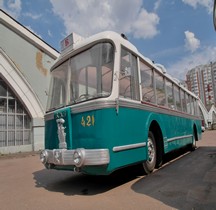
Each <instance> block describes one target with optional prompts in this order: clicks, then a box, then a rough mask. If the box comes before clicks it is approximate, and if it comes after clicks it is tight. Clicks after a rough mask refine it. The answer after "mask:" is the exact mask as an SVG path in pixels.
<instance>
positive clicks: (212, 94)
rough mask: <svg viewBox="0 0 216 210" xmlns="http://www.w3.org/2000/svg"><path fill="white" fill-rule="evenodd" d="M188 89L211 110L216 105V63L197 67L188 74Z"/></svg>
mask: <svg viewBox="0 0 216 210" xmlns="http://www.w3.org/2000/svg"><path fill="white" fill-rule="evenodd" d="M186 84H187V88H188V89H189V90H190V91H192V92H194V93H195V94H196V95H197V96H199V97H200V99H201V100H202V102H203V103H204V105H205V107H206V108H207V109H208V110H209V109H210V108H211V106H212V105H216V62H214V63H212V62H211V63H209V64H206V65H200V66H197V67H195V68H193V69H191V70H190V71H188V72H187V75H186Z"/></svg>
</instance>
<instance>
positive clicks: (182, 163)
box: [131, 147, 216, 210]
mask: <svg viewBox="0 0 216 210" xmlns="http://www.w3.org/2000/svg"><path fill="white" fill-rule="evenodd" d="M170 162H172V164H169V163H170ZM131 188H132V190H134V191H135V192H137V193H141V194H144V195H147V196H149V197H152V198H154V199H157V200H159V201H160V202H162V203H164V204H166V205H168V206H170V207H173V208H176V209H196V210H197V209H208V210H209V209H216V147H199V148H198V149H196V150H195V151H194V152H191V153H182V155H181V153H180V156H179V157H176V159H174V160H173V159H172V158H171V159H170V160H169V159H167V163H166V164H165V165H164V166H163V167H162V168H161V169H160V170H158V171H155V172H154V173H152V174H151V175H149V176H146V177H143V178H141V179H139V180H138V181H136V182H135V183H134V184H133V185H132V186H131Z"/></svg>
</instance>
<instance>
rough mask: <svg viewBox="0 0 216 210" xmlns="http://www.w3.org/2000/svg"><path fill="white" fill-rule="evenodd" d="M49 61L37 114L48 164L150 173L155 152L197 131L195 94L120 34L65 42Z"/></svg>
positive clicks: (158, 155)
mask: <svg viewBox="0 0 216 210" xmlns="http://www.w3.org/2000/svg"><path fill="white" fill-rule="evenodd" d="M72 41H73V40H72V39H71V38H70V37H67V38H66V39H65V40H64V42H63V46H64V45H65V46H66V45H68V47H67V48H66V49H64V50H63V51H62V53H61V55H60V57H59V58H58V60H57V61H56V62H55V64H54V65H53V66H52V68H51V77H52V79H51V84H50V92H49V96H48V97H49V100H48V108H47V112H46V115H45V150H43V151H42V152H41V155H40V158H41V161H42V162H43V164H44V165H45V167H46V168H48V169H58V170H74V171H79V172H82V173H86V174H92V175H108V174H110V173H112V172H113V171H115V170H117V169H119V168H122V167H126V166H129V165H132V164H142V165H143V168H144V170H145V172H146V173H147V174H148V173H151V172H152V171H153V170H154V169H155V168H157V167H160V166H161V165H162V162H163V156H164V155H165V154H166V153H169V152H171V151H174V150H176V149H179V148H181V147H184V146H187V145H188V146H190V148H191V149H194V147H195V145H196V141H197V140H200V139H201V118H200V116H199V108H198V103H197V100H198V98H197V97H196V96H195V95H194V94H193V93H191V92H189V91H188V90H187V89H186V88H184V87H183V86H182V85H180V84H179V82H178V81H177V80H175V79H173V78H172V77H171V76H169V75H168V74H167V73H166V71H165V68H163V66H162V65H157V64H154V63H153V62H152V61H151V60H150V59H148V58H146V57H144V56H143V55H141V54H140V53H139V52H138V50H137V49H136V47H135V46H134V45H132V44H131V43H130V42H129V41H128V40H127V39H126V37H125V36H124V35H120V34H117V33H115V32H110V31H107V32H102V33H99V34H96V35H94V36H91V37H89V38H86V39H83V40H80V41H79V42H77V43H75V44H70V42H72Z"/></svg>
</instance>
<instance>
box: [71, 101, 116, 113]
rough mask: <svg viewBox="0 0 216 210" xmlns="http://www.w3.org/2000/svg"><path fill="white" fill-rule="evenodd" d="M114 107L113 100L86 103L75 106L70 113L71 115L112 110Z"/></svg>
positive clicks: (114, 102)
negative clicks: (106, 109)
mask: <svg viewBox="0 0 216 210" xmlns="http://www.w3.org/2000/svg"><path fill="white" fill-rule="evenodd" d="M114 107H116V101H115V100H100V101H89V102H86V103H81V104H77V105H74V106H72V107H71V112H72V113H73V114H77V113H81V112H87V111H92V110H98V109H105V108H114Z"/></svg>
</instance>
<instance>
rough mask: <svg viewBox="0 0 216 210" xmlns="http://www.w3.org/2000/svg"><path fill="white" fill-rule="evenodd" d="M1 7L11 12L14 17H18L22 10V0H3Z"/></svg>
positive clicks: (0, 2)
mask: <svg viewBox="0 0 216 210" xmlns="http://www.w3.org/2000/svg"><path fill="white" fill-rule="evenodd" d="M0 6H1V8H2V9H3V10H4V11H5V12H7V13H8V14H10V15H11V16H12V17H13V18H15V19H18V17H19V16H20V13H21V10H22V3H21V0H1V1H0Z"/></svg>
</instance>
